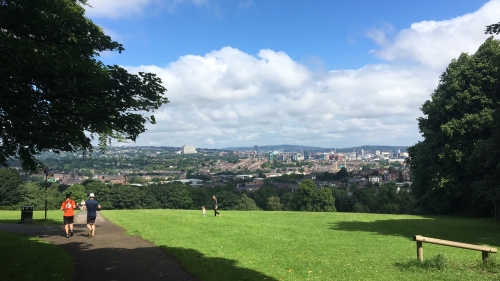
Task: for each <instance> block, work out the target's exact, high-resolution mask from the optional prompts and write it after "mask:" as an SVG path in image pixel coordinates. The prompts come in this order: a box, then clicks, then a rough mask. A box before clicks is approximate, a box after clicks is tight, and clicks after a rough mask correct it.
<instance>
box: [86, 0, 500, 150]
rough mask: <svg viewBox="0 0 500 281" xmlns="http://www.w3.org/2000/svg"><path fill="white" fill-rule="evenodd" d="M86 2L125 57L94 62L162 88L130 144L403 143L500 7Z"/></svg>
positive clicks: (424, 2) (447, 2) (446, 0)
mask: <svg viewBox="0 0 500 281" xmlns="http://www.w3.org/2000/svg"><path fill="white" fill-rule="evenodd" d="M89 3H90V5H91V6H92V7H93V8H87V16H88V17H90V18H91V19H92V20H93V21H94V22H96V23H97V24H98V25H100V26H102V27H103V28H104V29H105V31H106V33H107V34H108V35H110V36H112V38H113V39H115V40H117V41H119V42H120V43H122V44H123V45H124V47H125V52H123V53H122V54H117V53H105V54H102V56H101V59H102V60H103V61H104V62H105V63H108V64H118V65H122V66H124V67H126V68H127V69H129V71H131V72H137V71H149V72H155V73H157V74H158V75H159V76H160V77H161V78H162V79H163V83H164V85H165V86H166V88H167V89H169V92H167V97H168V98H169V99H170V101H171V102H170V103H169V104H167V105H165V106H163V107H162V108H161V109H160V110H159V111H158V112H156V114H155V116H156V117H157V119H158V123H157V124H156V125H155V126H148V128H149V130H148V132H146V133H144V134H143V135H141V136H140V138H139V139H138V141H137V143H135V144H130V145H166V146H180V145H183V144H191V145H195V146H197V147H211V148H212V147H213V148H221V147H227V146H245V145H247V146H253V145H254V144H258V145H268V144H302V145H317V146H323V147H348V146H354V145H364V144H389V145H412V144H414V143H415V142H417V141H418V140H419V139H420V134H419V132H418V128H417V122H416V118H417V117H418V116H420V114H421V113H420V111H419V108H420V106H421V105H422V103H423V102H424V101H425V100H426V99H428V98H429V95H430V94H431V93H432V90H433V89H434V88H435V87H436V86H437V82H438V77H439V75H440V73H441V72H442V71H443V70H444V69H445V67H446V65H447V64H448V63H449V62H450V60H451V59H452V58H454V57H457V56H458V55H459V54H460V53H461V52H470V53H472V52H474V51H475V50H476V49H477V48H478V47H479V46H480V44H481V43H482V42H483V41H484V40H485V39H486V38H487V36H486V35H484V34H483V33H484V27H485V26H486V25H488V24H492V23H496V22H499V21H500V0H493V1H484V0H483V1H479V0H453V1H451V0H439V1H430V0H419V1H396V0H384V1H382V0H372V1H368V0H365V1H361V0H354V1H320V0H313V1H297V0H291V1H284V0H283V1H272V0H266V1H258V0H242V1H237V0H170V1H167V0H127V1H123V0H122V1H117V0H107V1H95V0H90V1H89ZM401 3H404V5H403V4H401Z"/></svg>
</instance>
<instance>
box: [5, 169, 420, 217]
mask: <svg viewBox="0 0 500 281" xmlns="http://www.w3.org/2000/svg"><path fill="white" fill-rule="evenodd" d="M45 184H46V182H45V181H38V182H36V181H23V179H22V178H21V177H20V176H19V173H18V172H17V171H16V170H13V169H6V168H3V169H0V209H4V210H6V209H7V210H9V209H10V210H19V209H20V207H21V206H33V207H34V209H35V210H43V209H44V206H45V196H47V206H48V209H57V208H59V206H60V202H62V201H63V200H64V196H65V194H68V193H69V194H71V196H72V198H73V199H74V200H75V201H77V202H80V201H81V200H82V199H83V200H87V198H88V194H89V193H91V192H92V193H94V194H95V195H96V199H97V200H98V201H99V202H100V204H101V206H102V207H103V209H108V210H111V209H201V206H205V207H206V208H207V209H210V208H212V206H213V201H212V195H216V196H217V198H218V202H219V208H220V209H221V210H267V211H310V212H335V211H342V212H366V213H369V212H378V213H411V212H412V200H411V196H410V195H409V193H408V192H406V190H404V192H397V190H396V185H395V184H394V183H391V184H385V185H381V186H380V187H374V186H368V187H367V188H357V187H356V186H355V185H354V186H353V188H352V191H348V190H347V188H346V187H345V186H341V187H333V186H326V187H321V188H319V189H318V188H317V186H316V184H315V183H314V181H312V180H303V181H301V182H300V183H299V184H298V185H297V187H296V188H293V189H292V188H291V187H285V188H282V187H279V185H276V186H275V185H274V184H272V183H267V184H265V185H263V186H261V187H260V188H259V189H258V190H256V191H254V192H246V191H243V192H239V191H238V190H237V188H236V183H234V182H229V183H227V184H226V185H223V186H215V187H191V186H189V185H184V184H182V183H180V182H175V183H168V184H155V185H150V186H130V185H119V184H115V185H110V184H106V183H103V182H101V181H93V180H87V181H85V182H83V183H82V184H75V185H71V186H67V185H60V184H57V183H48V185H47V193H45Z"/></svg>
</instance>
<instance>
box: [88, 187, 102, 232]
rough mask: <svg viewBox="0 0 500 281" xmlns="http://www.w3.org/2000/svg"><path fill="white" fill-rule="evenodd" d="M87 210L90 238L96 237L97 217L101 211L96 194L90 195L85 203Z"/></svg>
mask: <svg viewBox="0 0 500 281" xmlns="http://www.w3.org/2000/svg"><path fill="white" fill-rule="evenodd" d="M84 209H85V210H87V228H88V229H89V233H88V235H87V236H88V237H94V236H95V219H96V217H97V211H98V210H100V209H101V205H99V202H97V200H95V198H94V193H90V195H89V200H87V202H85V207H84Z"/></svg>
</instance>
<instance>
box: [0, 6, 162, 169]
mask: <svg viewBox="0 0 500 281" xmlns="http://www.w3.org/2000/svg"><path fill="white" fill-rule="evenodd" d="M83 5H86V0H37V1H32V0H0V164H1V165H6V163H7V160H8V159H12V158H14V159H19V160H21V163H22V165H23V167H24V168H26V169H30V170H35V169H36V168H37V161H36V158H35V156H36V155H37V154H38V153H40V152H42V151H45V150H52V151H54V152H60V151H72V152H74V151H84V152H87V151H92V143H91V141H92V139H93V138H94V137H96V138H97V137H98V138H99V144H100V146H101V147H105V146H106V144H107V143H108V141H109V140H110V137H119V138H123V139H126V140H131V141H135V140H136V138H137V137H138V135H139V134H141V133H143V132H144V131H145V130H146V128H145V124H146V123H147V122H150V123H155V119H154V116H153V115H148V113H147V112H152V111H154V110H156V109H158V108H159V107H160V106H161V105H162V104H165V103H167V102H168V100H167V98H165V97H164V96H163V94H164V93H165V91H166V89H165V88H164V87H163V86H162V85H161V80H160V79H159V78H158V77H156V76H155V75H154V74H151V73H142V72H139V73H138V74H130V73H128V72H127V71H126V70H125V69H123V68H121V67H119V66H117V65H104V64H103V63H102V62H100V61H99V60H98V57H99V54H100V53H102V52H105V51H117V52H122V51H123V50H124V48H123V46H122V45H121V44H119V43H117V42H115V41H113V40H112V39H111V38H110V37H109V36H107V35H106V34H104V32H103V30H102V28H101V27H99V26H97V25H96V24H94V23H93V22H92V21H91V20H90V19H88V18H86V17H85V15H84V13H85V9H84V8H83Z"/></svg>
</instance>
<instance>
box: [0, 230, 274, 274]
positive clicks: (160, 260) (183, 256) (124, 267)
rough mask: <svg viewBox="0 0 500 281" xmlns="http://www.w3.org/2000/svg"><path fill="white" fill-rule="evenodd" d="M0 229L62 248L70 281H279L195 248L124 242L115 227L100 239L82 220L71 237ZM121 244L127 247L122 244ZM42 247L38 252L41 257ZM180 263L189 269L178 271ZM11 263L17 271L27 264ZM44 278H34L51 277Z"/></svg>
mask: <svg viewBox="0 0 500 281" xmlns="http://www.w3.org/2000/svg"><path fill="white" fill-rule="evenodd" d="M0 231H8V232H13V233H19V234H23V235H28V236H38V237H40V238H43V239H47V240H48V241H51V242H52V243H55V244H57V245H59V246H60V247H62V248H63V249H64V250H66V251H67V252H69V253H70V255H71V256H72V257H73V261H74V267H75V268H74V269H75V275H74V276H73V280H82V281H83V280H84V281H87V280H148V281H155V280H171V281H177V280H187V281H194V280H204V281H210V280H217V281H224V280H231V281H233V280H261V281H262V280H269V281H277V279H275V278H273V277H270V276H267V275H264V274H262V273H260V272H258V271H255V270H252V269H247V268H241V267H238V266H237V262H238V261H236V260H231V259H227V258H222V257H207V256H205V255H204V254H202V253H201V252H198V251H196V250H193V249H184V248H176V247H165V246H160V247H155V246H153V245H151V247H136V246H135V245H134V244H133V243H126V242H127V241H129V237H127V236H123V235H121V231H119V232H120V234H118V232H117V235H116V237H115V236H114V233H111V232H110V233H107V234H106V235H112V237H113V238H112V239H111V240H110V239H109V238H104V241H101V240H100V239H101V237H103V236H99V235H97V236H96V237H95V238H86V235H87V231H86V229H85V224H75V236H74V237H71V238H69V239H67V238H64V232H63V231H62V225H59V226H37V225H25V224H23V225H21V224H0ZM98 234H99V233H98ZM103 242H104V243H103ZM123 242H125V243H123ZM124 244H125V245H127V247H123V246H122V245H124ZM0 245H1V244H0ZM6 250H7V249H4V248H2V247H1V246H0V252H2V253H5V252H7V251H6ZM44 251H45V250H42V252H41V253H37V254H41V255H42V256H43V252H44ZM43 259H44V260H48V261H50V259H51V257H50V256H44V257H43ZM179 261H180V262H179ZM179 265H180V266H181V267H182V268H184V269H185V270H186V271H188V272H189V274H188V273H186V271H184V270H181V268H180V267H179ZM15 268H17V270H18V271H19V272H21V271H24V270H27V269H28V268H29V267H28V266H27V267H24V268H22V267H15ZM38 274H40V276H43V277H44V278H45V276H48V275H49V274H50V272H43V271H42V272H38ZM190 274H192V275H190ZM193 276H198V277H197V278H196V277H193ZM44 278H39V279H36V280H42V279H43V280H49V279H44ZM0 279H1V278H0ZM2 280H3V279H2ZM9 280H10V279H9ZM12 280H16V279H12ZM26 280H27V279H26ZM31 280H35V279H31Z"/></svg>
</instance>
